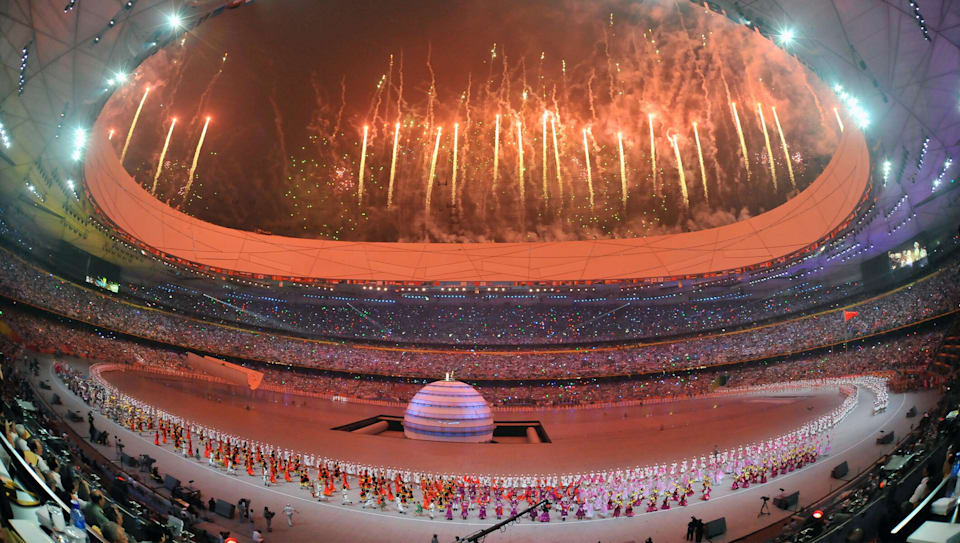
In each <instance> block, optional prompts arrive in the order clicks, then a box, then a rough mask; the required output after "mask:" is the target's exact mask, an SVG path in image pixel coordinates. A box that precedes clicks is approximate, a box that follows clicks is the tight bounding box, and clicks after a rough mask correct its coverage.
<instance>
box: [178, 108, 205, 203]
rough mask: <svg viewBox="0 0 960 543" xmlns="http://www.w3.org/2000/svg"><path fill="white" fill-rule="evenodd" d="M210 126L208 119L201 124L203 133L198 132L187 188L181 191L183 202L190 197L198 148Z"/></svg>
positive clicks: (198, 153)
mask: <svg viewBox="0 0 960 543" xmlns="http://www.w3.org/2000/svg"><path fill="white" fill-rule="evenodd" d="M209 125H210V117H207V120H206V121H204V122H203V131H202V132H200V141H198V142H197V150H196V151H195V152H194V153H193V164H192V165H191V166H190V175H189V176H188V177H187V186H186V188H184V189H183V202H184V203H185V202H186V201H187V197H188V196H190V187H192V186H193V174H194V173H195V172H196V171H197V161H199V160H200V148H201V147H203V139H204V138H206V137H207V126H209Z"/></svg>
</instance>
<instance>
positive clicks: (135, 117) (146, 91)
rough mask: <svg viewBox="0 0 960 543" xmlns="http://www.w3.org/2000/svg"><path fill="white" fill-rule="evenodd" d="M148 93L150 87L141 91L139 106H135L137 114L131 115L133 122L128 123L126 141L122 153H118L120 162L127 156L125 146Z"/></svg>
mask: <svg viewBox="0 0 960 543" xmlns="http://www.w3.org/2000/svg"><path fill="white" fill-rule="evenodd" d="M149 93H150V87H147V89H146V90H144V91H143V98H141V99H140V105H139V106H137V112H136V113H134V114H133V122H132V123H130V130H129V131H128V132H127V141H125V142H124V144H123V151H120V162H121V163H122V162H123V159H124V158H126V156H127V146H129V145H130V138H131V137H132V136H133V129H134V128H136V127H137V120H138V119H139V118H140V111H141V110H143V103H144V102H146V101H147V94H149Z"/></svg>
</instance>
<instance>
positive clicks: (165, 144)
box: [150, 117, 177, 194]
mask: <svg viewBox="0 0 960 543" xmlns="http://www.w3.org/2000/svg"><path fill="white" fill-rule="evenodd" d="M176 125H177V118H176V117H174V118H173V120H172V121H171V122H170V130H167V139H165V140H164V141H163V149H162V150H161V151H160V160H159V161H157V173H156V174H154V176H153V187H151V188H150V194H156V193H157V181H158V180H159V179H160V171H161V170H162V169H163V158H164V157H165V156H167V147H169V146H170V136H172V135H173V127H174V126H176Z"/></svg>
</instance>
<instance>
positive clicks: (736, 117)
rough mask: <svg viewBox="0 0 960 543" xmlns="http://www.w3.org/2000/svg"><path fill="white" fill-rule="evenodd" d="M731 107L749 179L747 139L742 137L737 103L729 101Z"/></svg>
mask: <svg viewBox="0 0 960 543" xmlns="http://www.w3.org/2000/svg"><path fill="white" fill-rule="evenodd" d="M730 107H731V108H732V109H733V121H734V124H736V125H737V135H738V136H740V151H741V152H743V167H744V168H746V170H747V179H750V155H749V154H748V153H747V140H745V139H743V127H742V126H740V115H739V114H737V103H736V102H730Z"/></svg>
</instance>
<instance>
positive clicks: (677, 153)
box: [670, 134, 690, 208]
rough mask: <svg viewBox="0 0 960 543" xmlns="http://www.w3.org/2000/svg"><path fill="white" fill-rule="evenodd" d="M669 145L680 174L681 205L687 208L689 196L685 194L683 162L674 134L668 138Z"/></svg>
mask: <svg viewBox="0 0 960 543" xmlns="http://www.w3.org/2000/svg"><path fill="white" fill-rule="evenodd" d="M670 143H671V144H673V154H674V155H675V156H676V157H677V171H678V172H679V173H680V193H681V194H682V195H683V205H684V207H687V208H689V207H690V195H689V194H687V178H686V176H685V175H684V173H683V161H682V160H680V146H679V145H677V136H676V134H674V136H673V137H672V138H670Z"/></svg>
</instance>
